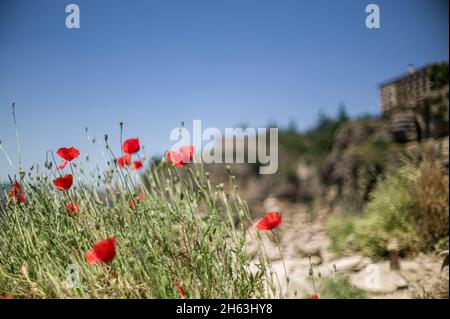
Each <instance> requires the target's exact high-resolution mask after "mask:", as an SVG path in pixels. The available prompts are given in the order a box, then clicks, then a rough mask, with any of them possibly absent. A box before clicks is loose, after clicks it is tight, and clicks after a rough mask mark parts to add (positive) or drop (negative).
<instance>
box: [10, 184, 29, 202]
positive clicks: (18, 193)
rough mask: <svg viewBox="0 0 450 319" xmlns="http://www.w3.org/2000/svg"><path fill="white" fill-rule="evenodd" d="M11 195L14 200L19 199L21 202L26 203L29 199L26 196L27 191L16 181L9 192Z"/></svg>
mask: <svg viewBox="0 0 450 319" xmlns="http://www.w3.org/2000/svg"><path fill="white" fill-rule="evenodd" d="M9 197H11V198H12V199H14V200H17V201H18V202H20V203H25V202H26V201H27V199H26V198H25V193H24V192H23V190H22V187H21V186H20V184H19V183H18V182H17V181H15V182H14V184H13V185H12V187H11V190H10V192H9Z"/></svg>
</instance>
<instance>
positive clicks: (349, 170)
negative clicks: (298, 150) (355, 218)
mask: <svg viewBox="0 0 450 319" xmlns="http://www.w3.org/2000/svg"><path fill="white" fill-rule="evenodd" d="M391 144H392V143H391V135H390V132H389V127H388V125H387V122H386V121H385V120H383V119H363V120H360V121H355V122H350V123H346V124H344V125H342V127H341V128H339V130H338V132H337V133H336V137H335V141H334V144H333V148H332V150H331V152H330V154H329V155H328V157H327V159H326V161H325V165H324V167H323V169H322V172H321V174H322V176H321V180H322V181H323V184H324V189H327V190H328V191H327V192H322V193H323V194H324V195H325V198H323V200H322V201H324V202H325V203H327V204H331V205H333V204H334V203H333V202H331V203H330V202H329V201H330V200H331V201H335V200H336V199H340V200H341V201H342V202H343V203H345V205H346V206H347V207H346V208H348V209H350V210H353V211H359V210H361V208H362V206H363V205H364V202H365V201H366V199H367V197H368V194H369V192H370V191H371V189H372V187H373V186H374V184H375V183H376V178H377V176H378V175H380V174H381V173H382V172H383V169H384V166H385V165H387V163H389V165H391V163H392V162H393V161H395V155H394V152H391V151H390V150H389V147H390V146H391ZM330 192H332V193H333V194H331V193H330Z"/></svg>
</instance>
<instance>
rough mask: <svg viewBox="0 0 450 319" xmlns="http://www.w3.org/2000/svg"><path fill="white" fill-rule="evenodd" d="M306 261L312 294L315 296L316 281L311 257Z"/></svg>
mask: <svg viewBox="0 0 450 319" xmlns="http://www.w3.org/2000/svg"><path fill="white" fill-rule="evenodd" d="M308 261H309V275H310V276H311V281H312V285H313V289H314V294H316V295H317V289H316V281H315V279H314V269H313V266H312V263H311V257H308Z"/></svg>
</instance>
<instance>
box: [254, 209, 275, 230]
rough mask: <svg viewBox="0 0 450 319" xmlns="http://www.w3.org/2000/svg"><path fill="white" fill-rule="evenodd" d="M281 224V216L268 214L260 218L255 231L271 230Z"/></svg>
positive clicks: (272, 213)
mask: <svg viewBox="0 0 450 319" xmlns="http://www.w3.org/2000/svg"><path fill="white" fill-rule="evenodd" d="M280 224H281V214H280V213H278V212H268V213H267V214H266V215H264V217H263V218H261V219H260V220H259V221H258V222H257V224H256V229H259V230H271V229H274V228H276V227H278V226H279V225H280Z"/></svg>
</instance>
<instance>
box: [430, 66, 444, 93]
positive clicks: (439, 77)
mask: <svg viewBox="0 0 450 319" xmlns="http://www.w3.org/2000/svg"><path fill="white" fill-rule="evenodd" d="M428 77H429V79H430V81H431V88H432V89H433V90H435V89H440V88H442V87H443V86H444V85H446V84H448V62H442V63H436V64H433V65H432V66H430V68H429V69H428Z"/></svg>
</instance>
